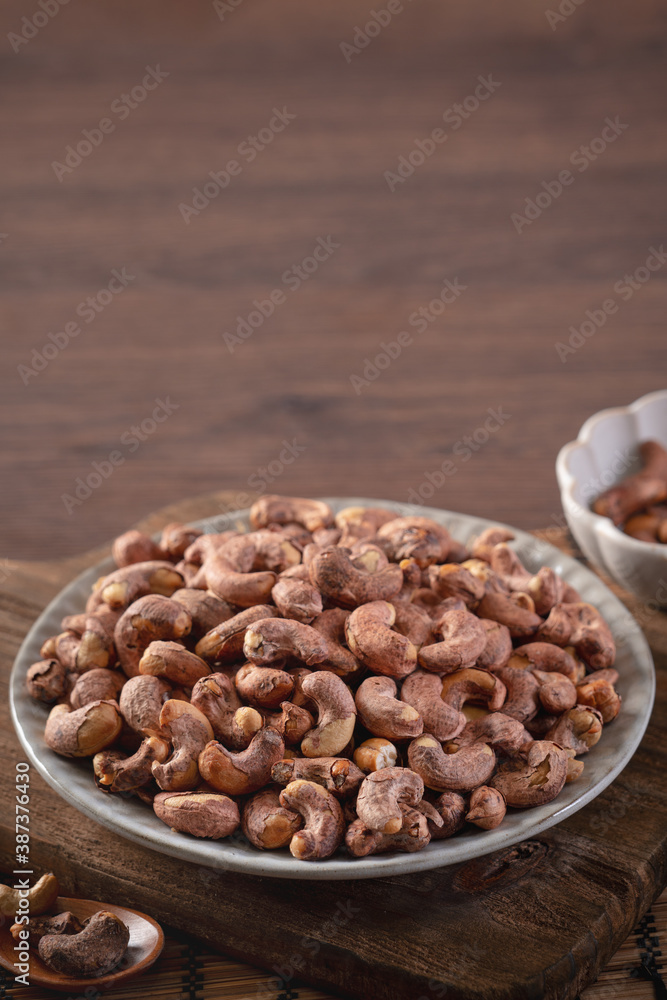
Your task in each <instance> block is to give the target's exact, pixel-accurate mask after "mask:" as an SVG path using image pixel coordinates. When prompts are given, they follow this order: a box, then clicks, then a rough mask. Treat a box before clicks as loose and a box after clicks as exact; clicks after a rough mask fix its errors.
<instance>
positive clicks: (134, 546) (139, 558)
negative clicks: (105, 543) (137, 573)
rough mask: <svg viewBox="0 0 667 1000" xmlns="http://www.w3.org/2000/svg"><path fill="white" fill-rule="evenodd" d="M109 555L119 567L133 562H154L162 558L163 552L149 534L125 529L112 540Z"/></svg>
mask: <svg viewBox="0 0 667 1000" xmlns="http://www.w3.org/2000/svg"><path fill="white" fill-rule="evenodd" d="M111 555H112V556H113V559H114V562H115V563H116V566H117V567H118V568H119V569H122V568H123V567H124V566H131V565H132V564H133V563H141V562H155V561H159V560H161V559H163V558H164V552H163V551H162V549H161V548H160V546H159V545H158V543H157V542H154V541H153V539H152V538H151V536H150V535H147V534H145V533H144V532H143V531H136V530H134V529H133V530H132V531H126V532H124V533H123V534H122V535H119V536H118V538H116V540H115V541H114V543H113V545H112V547H111Z"/></svg>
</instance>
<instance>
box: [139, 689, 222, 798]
mask: <svg viewBox="0 0 667 1000" xmlns="http://www.w3.org/2000/svg"><path fill="white" fill-rule="evenodd" d="M160 728H161V731H162V733H163V734H164V735H165V736H166V737H167V738H168V739H169V740H170V742H171V745H172V748H173V754H172V755H171V757H170V758H169V759H168V760H166V761H164V763H162V762H160V761H159V760H156V761H154V763H153V764H152V766H151V770H152V772H153V777H154V778H155V780H156V781H157V783H158V785H159V786H160V788H161V789H163V791H166V792H183V791H189V790H190V789H192V788H195V787H196V785H197V782H198V781H199V769H198V767H197V759H198V757H199V754H200V753H201V751H202V750H203V749H204V747H205V746H206V744H207V743H208V741H209V740H212V739H213V729H212V728H211V723H210V722H209V721H208V719H207V718H206V716H205V715H204V713H203V712H200V711H199V709H198V708H195V706H194V705H191V704H190V702H189V701H177V700H176V699H174V698H170V699H169V701H165V703H164V705H163V706H162V711H161V712H160Z"/></svg>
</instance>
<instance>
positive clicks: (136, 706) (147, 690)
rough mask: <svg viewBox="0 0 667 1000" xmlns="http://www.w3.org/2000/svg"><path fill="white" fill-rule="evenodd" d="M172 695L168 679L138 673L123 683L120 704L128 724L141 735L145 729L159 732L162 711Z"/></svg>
mask: <svg viewBox="0 0 667 1000" xmlns="http://www.w3.org/2000/svg"><path fill="white" fill-rule="evenodd" d="M170 696H171V687H170V685H169V684H167V682H166V681H163V680H162V679H161V678H159V677H149V676H147V675H145V674H137V676H136V677H130V679H129V680H128V681H126V682H125V684H124V685H123V689H122V691H121V692H120V698H119V701H118V704H119V706H120V711H121V715H122V716H123V718H124V719H125V722H126V723H127V725H128V726H129V727H130V729H133V730H134V732H135V733H139V735H141V734H142V733H143V732H144V730H145V729H148V730H150V731H152V732H157V730H158V729H159V728H160V712H161V711H162V706H163V704H164V702H165V701H166V700H167V698H168V697H170Z"/></svg>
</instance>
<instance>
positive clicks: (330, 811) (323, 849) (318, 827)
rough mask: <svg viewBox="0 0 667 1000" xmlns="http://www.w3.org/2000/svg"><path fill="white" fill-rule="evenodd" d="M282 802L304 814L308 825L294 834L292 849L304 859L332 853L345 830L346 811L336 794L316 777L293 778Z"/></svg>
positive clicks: (284, 789) (294, 810)
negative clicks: (344, 813)
mask: <svg viewBox="0 0 667 1000" xmlns="http://www.w3.org/2000/svg"><path fill="white" fill-rule="evenodd" d="M280 803H281V805H283V806H286V807H287V808H288V809H290V810H292V812H297V813H299V814H300V815H301V816H303V821H304V825H303V828H302V829H301V830H297V832H296V833H295V834H294V835H293V836H292V839H291V841H290V845H289V849H290V852H291V854H292V855H293V856H294V857H295V858H298V859H299V860H300V861H314V860H315V859H317V858H328V857H330V856H331V855H332V854H333V853H334V851H335V850H336V848H337V847H338V846H339V844H340V843H341V841H342V839H343V835H344V833H345V820H344V819H343V811H342V809H341V807H340V804H339V802H338V800H337V799H336V797H335V796H334V795H332V794H331V793H330V792H328V791H327V790H326V788H324V787H323V786H322V785H318V784H316V783H315V782H314V781H304V780H302V779H300V778H299V779H297V780H296V781H291V782H290V784H289V785H287V787H286V788H283V790H282V792H281V793H280Z"/></svg>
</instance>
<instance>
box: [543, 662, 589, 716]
mask: <svg viewBox="0 0 667 1000" xmlns="http://www.w3.org/2000/svg"><path fill="white" fill-rule="evenodd" d="M533 677H534V678H535V680H536V681H537V682H538V684H539V685H540V687H539V690H538V692H537V693H538V696H539V699H540V701H541V702H542V707H543V708H544V710H545V711H546V712H548V713H549V714H550V715H560V714H561V712H567V711H568V709H570V708H574V706H575V705H576V704H577V688H576V687H575V686H574V684H573V683H572V681H571V680H570V679H569V677H566V676H565V674H559V673H557V672H555V673H548V672H547V671H544V670H533ZM580 700H583V699H580ZM584 703H585V701H584Z"/></svg>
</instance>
